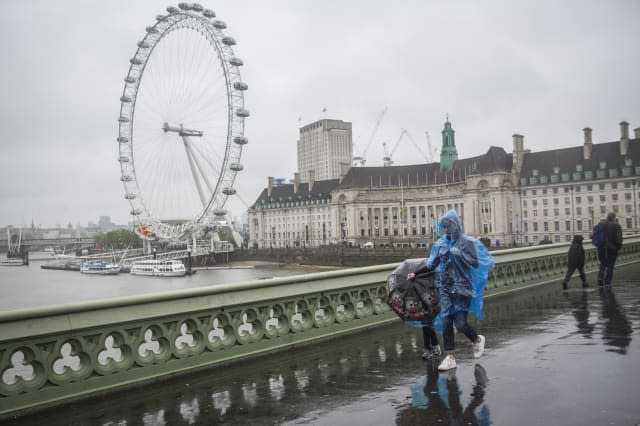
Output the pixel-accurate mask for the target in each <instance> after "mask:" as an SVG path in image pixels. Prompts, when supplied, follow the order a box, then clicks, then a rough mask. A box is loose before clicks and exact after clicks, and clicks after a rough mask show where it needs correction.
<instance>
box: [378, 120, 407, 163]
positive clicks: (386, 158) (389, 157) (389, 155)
mask: <svg viewBox="0 0 640 426" xmlns="http://www.w3.org/2000/svg"><path fill="white" fill-rule="evenodd" d="M406 134H407V131H406V130H405V129H402V131H401V132H400V136H399V137H398V140H396V143H395V145H393V149H392V150H391V151H388V150H387V143H386V142H383V143H382V149H383V150H384V157H382V164H383V165H384V167H389V166H391V165H392V164H393V159H392V158H393V154H394V153H395V152H396V149H398V146H399V145H400V141H401V140H402V138H403V137H404V135H406Z"/></svg>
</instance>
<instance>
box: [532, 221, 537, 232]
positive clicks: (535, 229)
mask: <svg viewBox="0 0 640 426" xmlns="http://www.w3.org/2000/svg"><path fill="white" fill-rule="evenodd" d="M533 232H538V222H533Z"/></svg>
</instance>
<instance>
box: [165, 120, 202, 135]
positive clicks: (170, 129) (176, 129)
mask: <svg viewBox="0 0 640 426" xmlns="http://www.w3.org/2000/svg"><path fill="white" fill-rule="evenodd" d="M162 130H164V132H165V133H167V132H175V133H177V134H178V135H180V136H202V135H203V134H204V133H203V132H202V131H201V130H193V129H185V128H184V126H183V125H182V124H181V125H180V126H179V127H176V126H170V125H169V123H167V122H165V123H164V124H163V125H162Z"/></svg>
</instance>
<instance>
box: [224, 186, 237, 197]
mask: <svg viewBox="0 0 640 426" xmlns="http://www.w3.org/2000/svg"><path fill="white" fill-rule="evenodd" d="M222 193H223V194H224V195H233V194H235V193H236V190H235V188H230V187H227V188H223V189H222Z"/></svg>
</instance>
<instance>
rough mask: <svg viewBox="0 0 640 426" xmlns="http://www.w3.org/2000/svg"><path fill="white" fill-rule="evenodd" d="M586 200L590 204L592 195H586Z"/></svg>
mask: <svg viewBox="0 0 640 426" xmlns="http://www.w3.org/2000/svg"><path fill="white" fill-rule="evenodd" d="M587 201H588V202H589V204H592V203H593V195H589V196H588V197H587Z"/></svg>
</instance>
